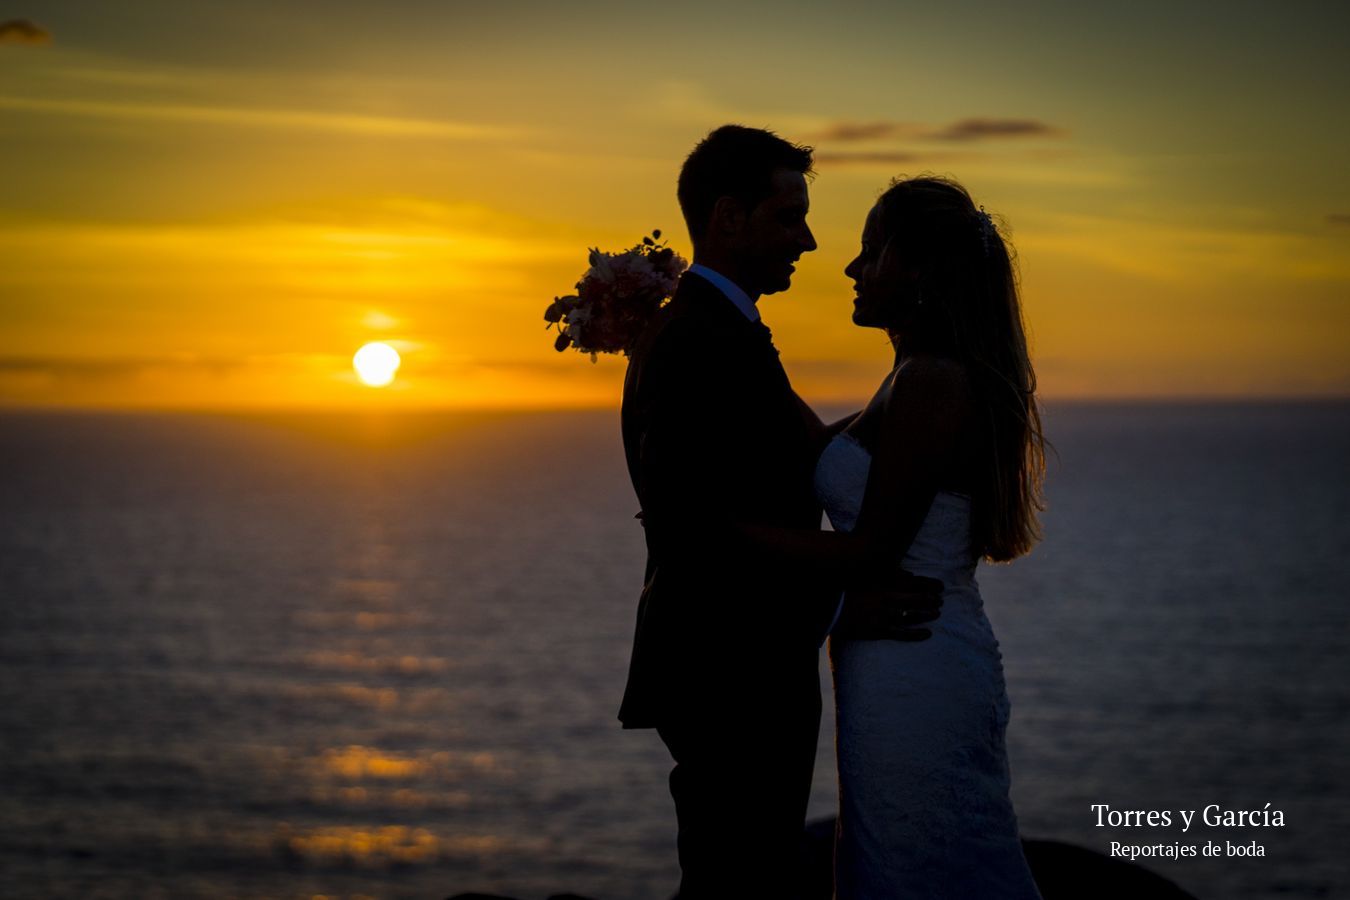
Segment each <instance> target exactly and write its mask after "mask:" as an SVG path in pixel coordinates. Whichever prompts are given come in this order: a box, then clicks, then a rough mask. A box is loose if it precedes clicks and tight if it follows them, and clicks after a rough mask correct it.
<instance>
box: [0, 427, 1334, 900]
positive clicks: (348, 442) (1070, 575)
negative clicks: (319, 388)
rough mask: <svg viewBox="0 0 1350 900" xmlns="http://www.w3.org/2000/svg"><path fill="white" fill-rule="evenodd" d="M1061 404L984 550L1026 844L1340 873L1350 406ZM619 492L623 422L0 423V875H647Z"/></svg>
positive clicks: (468, 886)
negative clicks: (1033, 486) (628, 690)
mask: <svg viewBox="0 0 1350 900" xmlns="http://www.w3.org/2000/svg"><path fill="white" fill-rule="evenodd" d="M1047 427H1048V430H1049V432H1050V435H1051V437H1052V439H1053V440H1054V441H1055V443H1056V445H1057V447H1058V451H1059V458H1058V460H1057V461H1055V462H1053V463H1052V468H1051V472H1050V484H1049V501H1050V508H1049V510H1048V511H1047V513H1046V515H1045V517H1044V521H1045V532H1046V538H1045V541H1044V543H1043V544H1042V545H1041V547H1039V548H1038V549H1037V550H1036V552H1035V553H1034V554H1033V555H1032V556H1031V557H1029V558H1028V559H1026V560H1023V561H1021V562H1019V563H1017V564H1015V565H1012V566H1008V567H997V568H993V569H990V568H982V569H981V572H980V576H979V578H980V582H981V585H982V587H983V589H984V593H985V597H986V602H987V605H988V609H989V613H990V618H991V619H992V620H993V621H994V624H995V627H996V629H997V630H998V632H999V635H1000V638H1001V640H1002V643H1003V650H1004V657H1005V665H1006V667H1007V673H1008V682H1009V690H1010V693H1011V695H1012V700H1013V722H1012V726H1011V730H1010V743H1011V753H1012V766H1013V777H1014V785H1015V787H1014V800H1015V802H1016V805H1017V808H1018V812H1019V816H1020V819H1021V823H1022V830H1023V833H1024V834H1025V835H1027V836H1030V837H1042V838H1057V839H1061V840H1068V841H1073V842H1075V843H1079V844H1082V845H1085V846H1088V847H1091V848H1093V849H1097V850H1106V849H1108V848H1109V845H1110V842H1111V841H1119V842H1121V843H1129V844H1158V843H1164V844H1171V843H1174V842H1181V843H1183V844H1199V845H1201V846H1203V845H1204V843H1205V842H1206V841H1207V840H1216V841H1218V842H1219V843H1220V844H1224V843H1225V842H1232V843H1234V844H1242V845H1249V844H1251V843H1252V842H1253V841H1255V842H1256V843H1257V844H1259V845H1261V846H1262V847H1263V848H1264V850H1265V854H1266V855H1265V856H1264V857H1262V858H1222V857H1221V858H1218V859H1208V860H1207V859H1198V860H1182V861H1172V860H1152V861H1149V863H1148V864H1149V865H1150V867H1151V868H1153V869H1155V870H1156V871H1159V872H1160V873H1162V874H1164V875H1167V876H1168V877H1171V878H1173V879H1175V880H1176V881H1178V882H1179V883H1181V884H1182V885H1183V886H1184V887H1186V888H1188V889H1190V890H1192V891H1194V892H1195V893H1197V894H1198V895H1200V896H1201V897H1203V898H1246V897H1251V898H1256V897H1270V896H1275V895H1278V896H1290V897H1331V896H1343V895H1344V894H1345V892H1346V891H1347V890H1350V873H1348V872H1347V868H1346V865H1345V863H1343V862H1342V861H1341V859H1342V857H1343V853H1342V849H1343V842H1344V835H1345V834H1346V833H1347V831H1350V763H1347V759H1350V754H1348V753H1347V746H1350V740H1347V739H1348V738H1350V666H1348V665H1347V663H1346V656H1347V636H1350V627H1348V626H1350V609H1347V603H1346V601H1347V598H1350V592H1347V589H1346V585H1347V583H1350V532H1348V530H1347V525H1346V523H1347V521H1348V520H1350V480H1348V479H1347V464H1346V461H1347V459H1350V406H1347V405H1346V404H1284V405H1273V404H1272V405H1214V406H1175V405H1174V406H1105V405H1063V406H1057V407H1052V408H1051V410H1050V412H1049V416H1048V421H1047ZM635 511H636V506H635V503H634V501H633V499H632V496H631V491H630V488H629V486H628V484H627V476H626V474H625V471H624V467H623V462H622V452H621V448H620V445H619V440H618V423H617V415H616V414H614V413H555V414H509V415H508V414H501V415H488V414H474V415H447V414H427V415H403V416H393V417H388V418H380V417H372V416H369V415H356V414H353V415H270V416H255V417H243V416H192V415H153V416H147V415H92V414H14V413H11V414H6V415H4V416H0V513H2V515H3V518H2V519H0V595H2V599H0V785H2V786H3V791H0V895H2V896H5V897H47V896H76V895H79V896H90V897H174V898H191V897H204V898H224V897H311V896H314V895H326V896H374V897H439V896H445V895H448V894H452V893H456V892H460V891H470V890H477V891H490V892H497V893H503V894H509V895H514V896H518V897H522V898H541V900H542V898H543V897H545V896H546V895H548V894H550V893H553V892H562V891H575V892H577V893H581V894H586V895H590V896H594V897H597V898H612V900H621V898H634V900H644V898H655V900H664V898H666V897H669V896H670V894H671V893H672V892H673V891H674V888H675V885H676V881H677V876H678V872H677V868H676V865H675V850H674V810H673V806H672V804H671V802H670V800H669V797H668V795H667V792H666V776H667V772H668V769H669V761H668V758H667V756H666V753H665V751H664V748H663V747H662V746H661V745H660V743H659V741H658V740H657V739H656V737H655V735H654V734H653V733H651V732H646V731H641V732H625V731H622V730H621V729H620V728H619V727H618V723H617V722H616V721H615V717H614V716H615V711H616V709H617V706H618V700H619V696H620V693H621V690H622V686H623V679H624V673H625V670H626V665H627V657H628V650H629V643H630V638H631V630H632V622H633V612H634V605H635V601H636V597H637V592H638V588H639V581H640V579H641V573H642V565H643V552H642V538H641V529H640V528H639V527H637V523H636V522H634V520H633V513H634V512H635ZM822 672H823V676H824V679H825V687H826V689H827V691H828V671H827V670H825V669H822ZM827 696H828V694H827ZM830 727H831V721H830V719H829V718H828V716H827V720H826V723H825V728H824V730H823V733H822V737H821V746H820V755H819V759H818V764H817V778H816V787H815V791H814V797H813V801H812V813H813V815H830V814H832V813H833V809H834V798H833V792H834V787H833V777H832V767H833V758H834V757H833V748H832V746H831V735H830V733H829V729H830ZM1266 803H1270V804H1271V807H1270V809H1271V810H1276V809H1278V810H1280V811H1281V812H1282V813H1283V818H1284V821H1285V825H1284V827H1282V828H1251V827H1247V828H1228V829H1225V828H1210V827H1207V826H1205V825H1203V824H1197V825H1195V826H1193V827H1192V829H1191V831H1190V832H1188V833H1182V832H1181V829H1180V825H1179V824H1174V825H1173V826H1172V827H1170V828H1125V827H1114V828H1113V827H1096V817H1095V814H1094V813H1093V811H1092V809H1091V807H1092V805H1093V804H1107V805H1109V806H1110V807H1111V808H1112V809H1118V810H1126V809H1131V810H1133V809H1142V810H1171V811H1173V812H1172V815H1173V818H1174V820H1175V819H1177V818H1178V816H1177V813H1176V811H1177V810H1181V809H1186V810H1191V809H1196V810H1202V809H1203V808H1204V807H1206V806H1207V805H1210V804H1216V805H1218V806H1219V807H1220V808H1222V809H1232V810H1237V809H1243V810H1250V809H1262V808H1264V805H1265V804H1266Z"/></svg>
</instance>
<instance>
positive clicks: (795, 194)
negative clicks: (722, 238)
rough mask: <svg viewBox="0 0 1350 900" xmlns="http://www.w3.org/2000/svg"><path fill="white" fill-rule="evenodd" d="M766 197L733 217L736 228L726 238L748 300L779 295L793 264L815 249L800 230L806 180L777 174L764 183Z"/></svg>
mask: <svg viewBox="0 0 1350 900" xmlns="http://www.w3.org/2000/svg"><path fill="white" fill-rule="evenodd" d="M769 184H770V188H771V193H770V194H769V196H767V197H765V198H764V199H763V200H761V201H760V202H759V203H758V204H756V205H755V206H754V207H752V208H751V209H749V210H748V211H745V210H742V215H740V216H737V217H736V220H737V222H736V224H737V225H738V226H739V227H736V228H733V229H732V233H731V234H729V235H728V238H729V240H728V248H729V249H731V250H732V251H733V252H734V253H735V255H736V257H737V263H738V266H737V268H738V269H739V270H740V272H741V274H742V278H743V280H744V281H745V282H746V283H745V284H742V285H741V287H742V288H743V289H745V290H746V292H747V293H751V294H773V293H777V292H778V291H785V290H787V289H788V286H789V285H790V284H791V282H792V273H793V272H794V271H796V269H795V266H794V264H795V263H796V262H797V260H798V259H799V258H800V257H801V255H802V254H803V253H809V252H810V251H812V250H814V249H816V239H815V237H814V236H813V235H812V234H811V229H810V227H808V226H807V224H806V213H807V211H808V210H809V208H810V200H809V198H808V196H807V192H806V177H805V176H804V175H803V174H802V173H801V172H794V171H792V170H791V169H777V170H775V171H774V173H773V176H772V178H771V179H770V182H769Z"/></svg>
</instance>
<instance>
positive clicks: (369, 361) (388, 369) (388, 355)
mask: <svg viewBox="0 0 1350 900" xmlns="http://www.w3.org/2000/svg"><path fill="white" fill-rule="evenodd" d="M402 364H403V360H402V359H401V358H400V357H399V355H398V351H397V350H395V349H394V348H393V347H391V346H389V345H388V344H384V343H381V342H379V341H375V342H374V343H370V344H366V345H365V346H364V347H362V348H361V349H360V350H357V351H356V355H355V356H353V357H352V368H354V369H356V374H357V376H358V377H359V378H360V379H361V381H362V382H363V383H365V384H368V385H370V386H371V387H384V386H385V385H387V384H389V383H390V382H392V381H393V380H394V374H395V373H396V372H397V371H398V367H399V366H400V365H402Z"/></svg>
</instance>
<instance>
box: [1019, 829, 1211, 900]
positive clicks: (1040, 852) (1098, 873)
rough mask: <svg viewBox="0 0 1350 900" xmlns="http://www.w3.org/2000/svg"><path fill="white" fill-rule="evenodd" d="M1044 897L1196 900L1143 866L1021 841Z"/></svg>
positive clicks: (1053, 844) (1064, 847)
mask: <svg viewBox="0 0 1350 900" xmlns="http://www.w3.org/2000/svg"><path fill="white" fill-rule="evenodd" d="M1022 850H1023V852H1024V853H1026V855H1027V862H1028V863H1029V864H1030V865H1031V874H1032V876H1033V877H1034V878H1035V879H1036V886H1037V887H1038V888H1040V889H1041V897H1042V898H1044V900H1077V898H1080V897H1093V898H1096V900H1136V898H1148V900H1196V898H1195V895H1194V894H1189V893H1187V892H1186V891H1183V890H1182V889H1181V888H1179V887H1177V885H1176V884H1174V883H1172V882H1171V881H1168V880H1167V879H1166V878H1163V877H1162V876H1161V875H1155V874H1154V873H1153V872H1150V871H1149V870H1148V869H1145V868H1144V867H1143V866H1139V865H1135V864H1134V863H1130V862H1126V861H1125V860H1123V859H1112V858H1111V857H1109V856H1106V855H1104V854H1101V853H1097V852H1096V851H1093V850H1088V849H1085V848H1083V847H1076V846H1074V845H1073V844H1062V843H1060V842H1059V841H1028V840H1023V841H1022Z"/></svg>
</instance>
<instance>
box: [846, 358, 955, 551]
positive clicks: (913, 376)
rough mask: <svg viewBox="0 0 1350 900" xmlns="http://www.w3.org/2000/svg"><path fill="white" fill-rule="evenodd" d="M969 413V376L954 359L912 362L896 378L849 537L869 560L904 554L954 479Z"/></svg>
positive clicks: (883, 414)
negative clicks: (947, 481) (857, 541)
mask: <svg viewBox="0 0 1350 900" xmlns="http://www.w3.org/2000/svg"><path fill="white" fill-rule="evenodd" d="M972 407H973V397H972V394H971V386H970V380H969V376H968V375H967V374H966V371H965V369H964V367H963V366H962V365H961V364H960V363H958V362H956V361H955V360H950V359H944V358H940V357H927V356H924V357H914V358H911V359H910V360H908V361H907V362H906V363H905V365H904V366H902V367H901V368H900V369H899V370H898V371H897V373H896V376H895V379H894V382H893V384H892V388H891V390H890V392H889V393H888V394H887V396H886V399H885V403H884V404H883V406H882V415H881V425H880V428H879V433H878V438H877V441H876V446H875V447H874V448H873V450H872V467H871V469H870V471H869V472H868V477H867V490H866V492H865V493H864V495H863V504H862V509H861V511H860V512H859V514H858V524H857V526H856V527H855V528H854V531H853V533H854V534H855V535H857V536H858V538H859V539H860V540H861V541H862V542H863V544H864V549H863V551H862V552H863V555H864V557H865V558H866V559H868V560H875V559H877V558H878V557H880V556H883V555H895V556H899V557H903V556H904V554H905V552H906V551H907V550H908V549H909V545H910V544H911V543H913V541H914V536H915V535H916V534H918V531H919V527H920V526H921V525H922V524H923V520H924V518H925V516H927V515H928V509H929V507H930V506H932V504H933V498H934V497H935V496H936V495H937V492H938V490H939V489H941V488H942V487H943V484H944V479H949V478H950V477H951V475H952V467H953V463H954V461H955V460H956V459H957V458H958V454H959V451H960V449H961V448H960V442H961V439H962V436H963V434H964V433H965V431H966V428H967V426H968V423H969V420H970V416H971V413H972V411H973V409H972Z"/></svg>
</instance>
